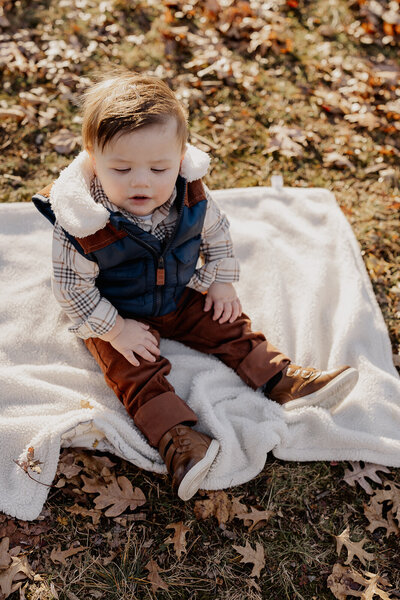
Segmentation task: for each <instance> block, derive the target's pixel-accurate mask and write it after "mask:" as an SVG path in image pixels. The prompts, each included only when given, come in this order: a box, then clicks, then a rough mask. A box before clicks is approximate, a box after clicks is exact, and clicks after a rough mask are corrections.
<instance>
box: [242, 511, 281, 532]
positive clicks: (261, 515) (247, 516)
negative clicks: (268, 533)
mask: <svg viewBox="0 0 400 600" xmlns="http://www.w3.org/2000/svg"><path fill="white" fill-rule="evenodd" d="M274 514H275V513H274V512H273V511H272V510H257V509H256V508H254V507H253V506H251V507H250V512H241V513H239V514H236V515H235V518H236V519H243V521H244V524H245V525H246V526H249V531H253V529H254V528H255V526H256V525H257V524H259V523H260V524H261V523H267V521H268V520H269V519H270V518H271V517H272V516H273V515H274Z"/></svg>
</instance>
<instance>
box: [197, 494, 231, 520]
mask: <svg viewBox="0 0 400 600" xmlns="http://www.w3.org/2000/svg"><path fill="white" fill-rule="evenodd" d="M207 495H208V498H205V499H204V500H196V502H195V504H194V508H193V512H194V514H195V517H196V519H202V520H204V519H207V518H208V517H211V516H214V517H216V519H217V521H218V524H219V525H221V524H222V523H227V522H228V521H229V520H230V519H231V509H232V502H231V500H230V499H229V497H228V494H226V492H224V491H223V490H218V491H216V492H212V491H211V492H207Z"/></svg>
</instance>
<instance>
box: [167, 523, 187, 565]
mask: <svg viewBox="0 0 400 600" xmlns="http://www.w3.org/2000/svg"><path fill="white" fill-rule="evenodd" d="M166 528H167V529H174V530H175V533H174V535H173V536H170V537H169V538H168V539H167V540H165V544H173V545H174V550H175V554H176V556H177V557H178V558H180V557H181V555H182V553H183V552H186V534H187V533H189V531H190V529H189V527H186V525H185V524H184V523H183V521H179V523H171V524H170V525H167V527H166Z"/></svg>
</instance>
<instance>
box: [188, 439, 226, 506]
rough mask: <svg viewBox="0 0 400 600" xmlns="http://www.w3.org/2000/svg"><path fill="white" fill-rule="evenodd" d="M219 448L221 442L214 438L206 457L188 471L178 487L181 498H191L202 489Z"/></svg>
mask: <svg viewBox="0 0 400 600" xmlns="http://www.w3.org/2000/svg"><path fill="white" fill-rule="evenodd" d="M218 450H219V442H217V440H212V441H211V444H210V445H209V447H208V450H207V452H206V454H205V456H204V458H202V459H201V460H200V461H199V462H198V463H196V464H195V465H194V467H192V468H191V469H190V471H188V472H187V473H186V475H185V477H184V478H183V479H182V481H181V483H180V485H179V488H178V496H179V498H181V500H185V501H186V500H190V498H192V496H194V495H195V493H196V492H197V491H198V490H199V489H200V486H201V484H202V483H203V481H204V479H205V477H206V475H207V473H208V471H209V470H210V467H211V465H212V464H213V462H214V460H215V457H216V456H217V454H218Z"/></svg>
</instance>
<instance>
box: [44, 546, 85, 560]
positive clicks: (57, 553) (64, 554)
mask: <svg viewBox="0 0 400 600" xmlns="http://www.w3.org/2000/svg"><path fill="white" fill-rule="evenodd" d="M86 549H87V546H75V547H73V546H71V548H69V549H68V550H61V545H60V544H59V545H58V546H57V550H55V549H54V548H53V550H52V551H51V554H50V560H52V561H53V563H62V564H63V565H66V564H67V561H66V559H67V558H69V557H70V556H73V555H74V554H78V552H82V551H83V550H86Z"/></svg>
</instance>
